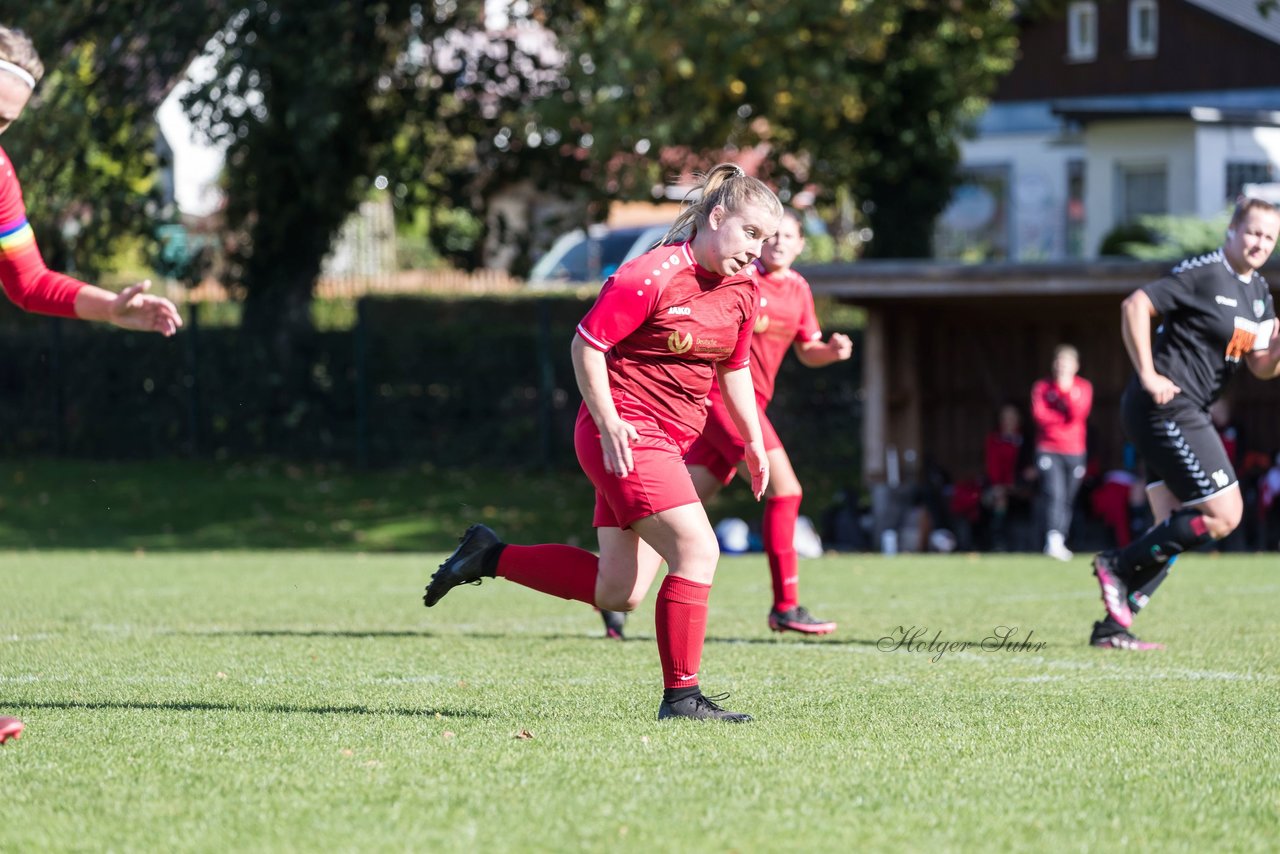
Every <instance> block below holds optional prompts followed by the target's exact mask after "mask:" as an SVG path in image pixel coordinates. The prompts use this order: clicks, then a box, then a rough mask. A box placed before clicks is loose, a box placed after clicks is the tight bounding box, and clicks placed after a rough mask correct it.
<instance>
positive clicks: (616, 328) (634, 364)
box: [423, 164, 782, 721]
mask: <svg viewBox="0 0 1280 854" xmlns="http://www.w3.org/2000/svg"><path fill="white" fill-rule="evenodd" d="M700 190H701V192H700V194H699V196H698V201H697V202H695V203H693V204H691V205H690V206H689V207H687V208H686V209H685V211H684V212H682V214H681V215H680V217H679V218H678V219H677V220H676V223H675V224H674V225H673V226H672V228H671V231H670V232H669V238H670V237H671V236H674V235H678V234H681V233H682V232H683V231H684V230H685V229H686V228H689V227H690V226H691V227H692V235H691V237H690V238H689V240H688V241H687V242H685V243H680V244H675V245H670V244H668V245H663V246H659V247H658V248H656V249H653V250H651V251H649V252H647V253H646V254H644V255H641V256H640V257H639V258H637V259H635V260H634V261H631V262H629V263H627V264H624V265H623V266H622V267H621V268H620V269H619V270H618V271H617V273H615V274H614V275H613V276H612V277H610V279H609V280H608V281H607V282H605V284H604V287H603V289H602V290H601V291H600V296H599V297H598V298H597V300H596V303H595V305H594V306H593V307H592V308H591V310H590V311H589V312H588V313H587V316H586V317H585V318H583V320H582V322H581V323H580V324H579V325H578V333H577V335H576V336H575V337H574V340H573V346H572V355H573V365H574V372H575V375H576V377H577V381H578V388H579V390H580V391H581V392H582V399H583V404H582V408H581V409H580V410H579V412H578V422H577V427H576V429H575V432H574V446H575V448H576V450H577V453H578V461H579V463H580V464H581V465H582V468H583V471H585V472H586V474H587V477H588V478H589V479H590V480H591V482H592V484H593V485H594V486H595V490H596V508H595V516H594V520H593V522H594V525H595V526H596V529H597V535H598V537H599V544H600V555H599V557H597V556H596V555H594V554H592V553H591V552H588V551H585V550H583V549H578V548H574V547H571V546H563V545H537V546H516V545H507V544H505V543H503V542H502V541H501V540H499V539H498V537H497V535H496V534H495V533H494V532H493V531H491V530H489V529H488V528H487V527H485V526H484V525H472V526H471V527H470V528H468V529H467V532H466V533H465V534H464V535H463V537H462V540H461V543H460V544H459V546H458V548H457V550H456V551H455V552H454V553H453V554H452V555H450V556H449V558H448V559H446V560H445V562H444V563H442V564H441V565H440V568H439V570H437V571H436V573H435V574H434V575H433V576H432V577H431V583H430V584H429V585H428V586H427V591H426V595H425V596H424V597H423V601H424V603H425V604H426V605H427V607H431V606H433V605H435V604H436V602H438V601H439V600H440V598H441V597H442V596H444V595H445V594H446V593H448V592H449V591H450V590H452V589H453V588H454V587H456V586H457V585H459V584H466V583H472V582H477V581H479V580H481V579H482V578H487V577H488V578H492V577H495V576H496V577H502V578H506V579H508V580H509V581H514V582H516V583H517V584H521V585H523V586H525V587H531V588H533V589H534V590H539V591H542V592H544V593H550V594H552V595H555V596H560V597H561V598H564V599H574V600H577V601H580V602H586V603H587V604H589V605H595V606H596V607H598V608H602V609H607V610H612V611H630V610H632V609H634V608H635V607H636V605H637V604H639V603H640V601H641V600H643V598H644V596H645V593H646V592H647V591H648V589H649V586H650V585H651V584H652V583H653V579H654V577H655V576H656V575H657V572H658V568H659V566H660V565H661V564H662V562H663V561H666V563H667V566H668V569H669V571H668V574H667V576H666V578H665V579H663V582H662V586H661V588H660V589H659V591H658V601H657V605H656V613H655V624H656V629H657V640H658V655H659V658H660V659H661V662H662V675H663V688H664V690H663V698H662V703H661V705H660V706H659V707H658V717H659V718H660V719H662V718H671V717H685V718H703V719H716V720H725V721H746V720H750V719H751V718H750V716H749V715H745V714H741V713H736V712H731V711H728V710H725V709H722V708H721V707H720V706H718V705H717V704H716V703H715V702H713V701H712V700H710V699H708V698H707V697H706V696H704V695H703V693H702V691H701V689H700V688H699V682H698V671H699V669H700V662H701V659H702V646H703V642H704V639H705V636H706V621H707V600H708V597H709V594H710V592H711V581H712V578H713V576H714V574H715V569H716V562H717V560H718V559H719V548H718V546H717V544H716V536H715V532H714V531H713V530H712V528H711V523H710V521H709V520H708V519H707V514H706V511H705V510H704V509H703V507H702V502H701V501H700V500H699V499H698V493H697V490H696V489H695V487H694V485H693V481H692V479H691V478H690V476H689V472H688V470H687V469H686V468H685V464H684V454H685V452H686V451H687V450H688V449H689V446H690V445H692V444H693V441H694V439H696V438H697V436H698V434H699V433H700V432H701V431H702V427H703V424H704V422H705V421H706V417H707V416H706V413H707V409H706V399H707V395H708V394H709V392H710V391H711V386H712V383H713V381H715V380H717V379H718V380H719V384H720V388H721V390H722V393H723V398H724V404H725V407H726V408H727V409H728V411H729V414H730V416H731V417H732V418H733V421H734V424H735V426H736V427H737V429H738V431H739V433H740V434H741V435H742V436H744V437H745V438H746V441H745V460H746V465H747V469H748V471H749V473H750V476H751V488H752V491H753V492H754V493H755V494H756V496H757V498H758V497H760V496H761V495H762V494H763V493H764V491H765V488H766V487H767V485H768V481H769V463H768V459H767V456H766V453H765V446H764V437H763V435H762V433H761V430H760V423H759V420H758V418H757V415H756V407H755V396H754V392H753V390H752V386H751V371H750V370H749V368H748V365H749V361H750V358H749V353H750V348H751V330H752V327H753V325H754V323H755V319H756V307H757V301H758V288H757V284H756V272H757V269H756V267H755V265H754V263H753V262H754V261H755V260H756V259H757V258H758V257H760V253H761V250H762V247H763V245H764V242H765V241H766V240H768V239H769V238H771V237H772V236H773V234H774V232H776V231H777V229H778V221H779V219H780V218H781V216H782V206H781V205H780V204H779V202H778V200H777V197H775V196H774V195H773V193H772V192H771V191H770V190H769V188H768V187H766V186H765V185H764V184H763V183H761V182H760V181H758V180H756V179H755V178H751V177H749V176H747V175H746V174H745V173H744V172H743V171H742V170H741V169H740V168H739V167H737V166H734V165H731V164H721V165H720V166H717V167H715V168H714V169H712V170H711V172H710V173H709V174H708V175H707V176H706V177H705V178H704V179H703V182H702V185H701V187H700Z"/></svg>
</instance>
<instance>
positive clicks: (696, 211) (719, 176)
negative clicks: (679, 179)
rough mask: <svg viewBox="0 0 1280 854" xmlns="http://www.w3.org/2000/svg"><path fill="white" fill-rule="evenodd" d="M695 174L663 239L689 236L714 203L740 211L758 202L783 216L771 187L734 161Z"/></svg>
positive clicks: (681, 238) (726, 208) (703, 222)
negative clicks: (703, 173)
mask: <svg viewBox="0 0 1280 854" xmlns="http://www.w3.org/2000/svg"><path fill="white" fill-rule="evenodd" d="M696 177H698V178H700V180H699V182H698V185H697V186H696V187H694V188H693V189H691V190H690V191H689V192H688V193H687V194H685V197H684V209H683V210H682V211H680V215H679V216H678V217H676V221H675V222H673V223H672V224H671V228H669V229H667V233H666V236H664V237H663V238H662V242H663V243H676V242H677V241H680V240H692V239H693V237H694V236H695V235H696V234H697V233H698V227H699V226H701V225H705V224H706V222H707V217H709V216H710V215H711V211H712V210H714V209H715V207H716V206H717V205H720V206H721V207H723V208H724V209H725V210H727V211H730V212H737V211H740V210H742V208H744V207H746V206H747V205H760V206H762V207H765V208H768V209H769V211H770V212H771V213H772V214H773V215H774V216H776V217H779V218H781V216H782V203H781V202H779V201H778V197H777V196H775V195H774V194H773V191H772V190H770V189H769V188H768V187H767V186H766V185H765V183H764V182H763V181H761V180H760V179H758V178H752V177H751V176H750V175H748V174H747V173H746V172H744V171H743V170H742V167H741V166H739V165H738V164H736V163H721V164H720V165H719V166H716V167H715V168H713V169H712V170H711V171H710V172H708V173H707V174H705V175H698V176H696ZM686 231H687V232H688V234H687V235H686V233H685V232H686Z"/></svg>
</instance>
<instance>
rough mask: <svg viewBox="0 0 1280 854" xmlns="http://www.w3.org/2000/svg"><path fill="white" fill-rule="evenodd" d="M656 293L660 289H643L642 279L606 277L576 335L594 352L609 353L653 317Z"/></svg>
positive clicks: (654, 285)
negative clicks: (592, 348)
mask: <svg viewBox="0 0 1280 854" xmlns="http://www.w3.org/2000/svg"><path fill="white" fill-rule="evenodd" d="M660 291H661V286H660V285H656V284H649V285H646V284H644V282H643V280H642V279H637V280H633V279H632V278H631V277H630V276H625V275H624V276H622V277H619V276H611V277H609V279H608V280H607V281H606V282H605V283H604V287H603V288H601V289H600V296H598V297H596V304H595V305H593V306H591V309H590V311H588V312H587V316H586V317H584V318H582V322H581V323H579V324H578V334H579V335H580V336H582V340H583V341H586V342H587V344H589V345H590V346H592V347H594V348H595V349H597V350H599V351H601V352H602V353H607V352H609V351H610V350H612V349H613V348H614V346H615V345H616V344H617V343H618V342H619V341H621V340H622V339H624V338H626V337H627V336H628V335H630V334H631V333H632V332H635V331H636V330H637V329H639V328H640V325H641V324H642V323H644V322H645V320H646V319H647V318H648V317H649V315H651V314H653V311H654V308H655V307H656V306H657V304H658V294H659V293H660Z"/></svg>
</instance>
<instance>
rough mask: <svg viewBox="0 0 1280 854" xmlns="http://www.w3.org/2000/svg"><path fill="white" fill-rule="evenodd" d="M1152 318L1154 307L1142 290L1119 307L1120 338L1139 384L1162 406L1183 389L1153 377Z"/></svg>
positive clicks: (1167, 379) (1161, 377)
mask: <svg viewBox="0 0 1280 854" xmlns="http://www.w3.org/2000/svg"><path fill="white" fill-rule="evenodd" d="M1155 316H1156V307H1155V306H1154V305H1152V303H1151V298H1150V297H1149V296H1147V295H1146V293H1145V292H1143V291H1142V290H1136V291H1134V292H1133V293H1131V294H1129V296H1128V297H1126V298H1125V301H1124V302H1123V303H1121V304H1120V334H1121V337H1122V338H1123V339H1124V349H1125V350H1126V351H1128V353H1129V360H1130V361H1131V362H1133V368H1134V371H1135V372H1136V373H1137V375H1138V381H1139V382H1141V383H1142V387H1143V388H1144V389H1146V391H1147V394H1149V395H1151V399H1152V400H1154V401H1155V402H1156V403H1159V404H1165V403H1168V402H1169V401H1171V400H1173V396H1174V395H1176V394H1178V393H1179V392H1180V391H1182V389H1180V388H1178V386H1176V385H1175V384H1174V383H1173V381H1172V380H1170V379H1169V378H1168V377H1165V376H1161V375H1160V374H1158V373H1156V368H1155V360H1154V358H1153V357H1152V355H1151V320H1152V318H1154V317H1155Z"/></svg>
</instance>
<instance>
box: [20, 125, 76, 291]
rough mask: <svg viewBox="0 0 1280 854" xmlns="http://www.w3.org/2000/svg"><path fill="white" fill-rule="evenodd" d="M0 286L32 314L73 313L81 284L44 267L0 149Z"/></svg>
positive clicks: (33, 234)
mask: <svg viewBox="0 0 1280 854" xmlns="http://www.w3.org/2000/svg"><path fill="white" fill-rule="evenodd" d="M0 285H3V287H4V293H5V296H7V297H8V298H9V299H10V300H11V301H12V302H13V303H14V304H15V305H17V306H18V307H19V308H21V309H23V310H24V311H31V312H35V313H36V314H52V315H54V316H56V317H75V316H76V308H75V303H76V294H77V293H78V292H79V291H80V289H81V288H82V287H84V283H83V282H80V281H77V280H76V279H73V278H71V277H70V276H64V275H63V274H62V273H55V272H53V271H52V270H50V269H49V268H48V267H46V266H45V263H44V258H42V257H40V248H39V247H38V246H36V236H35V233H34V232H32V230H31V223H29V222H27V209H26V206H25V205H23V203H22V187H21V186H20V185H19V184H18V176H17V175H15V174H14V173H13V166H12V164H10V163H9V162H8V160H7V158H6V156H5V154H4V151H3V149H0Z"/></svg>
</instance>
